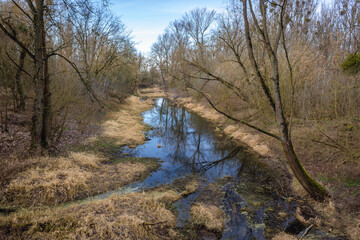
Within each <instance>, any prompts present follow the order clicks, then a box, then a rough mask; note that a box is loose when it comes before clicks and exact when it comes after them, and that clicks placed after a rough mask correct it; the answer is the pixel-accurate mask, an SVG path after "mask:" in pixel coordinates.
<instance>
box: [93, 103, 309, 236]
mask: <svg viewBox="0 0 360 240" xmlns="http://www.w3.org/2000/svg"><path fill="white" fill-rule="evenodd" d="M143 118H144V123H145V124H147V125H149V126H150V130H148V131H147V132H145V135H146V137H147V142H146V143H145V144H143V145H140V146H138V147H136V148H128V147H124V148H122V149H121V151H120V152H119V153H118V155H119V156H120V157H125V156H133V157H147V158H158V159H160V162H161V167H160V168H159V169H158V170H157V171H155V172H153V173H151V174H150V175H149V176H148V177H147V178H146V179H145V180H143V181H141V182H136V183H134V184H131V185H128V186H125V187H122V188H119V189H116V190H113V191H110V192H106V193H103V194H101V195H98V196H96V197H95V198H106V197H109V196H111V195H113V194H125V193H128V192H137V191H145V190H147V189H150V188H153V187H157V186H160V185H163V184H171V183H172V182H173V181H174V180H176V179H179V178H183V177H186V176H195V177H197V178H198V179H200V184H199V186H198V189H197V191H196V192H195V193H193V194H190V195H189V196H187V197H184V198H182V199H181V200H179V201H178V202H176V203H175V204H174V205H175V207H176V209H177V212H178V215H177V227H178V228H185V227H186V226H187V223H188V221H189V219H190V208H191V205H192V204H193V203H194V201H196V199H197V198H198V197H199V196H201V194H206V192H205V191H204V190H205V189H206V188H207V186H208V185H209V184H211V183H214V182H216V181H219V180H220V179H227V180H226V181H222V192H223V196H222V203H221V206H220V207H221V208H222V210H223V211H224V213H225V229H224V231H223V233H222V239H244V240H247V239H266V238H267V236H271V235H273V234H275V233H276V232H279V231H286V232H289V233H291V234H295V235H298V236H301V234H302V232H304V231H305V228H306V227H305V226H304V225H302V224H301V223H300V222H299V221H297V220H296V219H295V217H294V212H295V209H296V203H295V202H291V201H288V200H287V199H286V198H285V197H283V196H281V195H279V194H278V193H277V191H275V187H274V185H275V184H274V182H276V180H275V179H274V177H273V175H274V173H272V172H271V170H269V169H268V168H266V167H265V166H264V165H263V164H261V163H260V162H259V160H258V159H256V158H255V157H254V156H252V155H251V154H250V153H249V152H248V151H246V148H245V147H240V146H238V145H236V144H234V143H232V141H230V140H229V139H227V138H226V137H224V136H222V135H221V134H219V133H216V132H215V127H214V125H212V124H211V123H209V122H207V121H206V120H204V119H203V118H201V117H199V116H198V115H196V114H194V113H191V112H188V111H187V110H185V109H184V108H182V107H178V106H175V105H173V104H172V102H171V101H170V100H168V99H165V98H159V99H156V100H155V105H154V107H153V108H152V109H151V110H149V111H146V112H144V113H143Z"/></svg>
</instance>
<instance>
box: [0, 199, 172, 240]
mask: <svg viewBox="0 0 360 240" xmlns="http://www.w3.org/2000/svg"><path fill="white" fill-rule="evenodd" d="M178 195H179V194H176V193H174V192H164V193H159V192H149V193H131V194H126V195H122V196H112V197H110V198H107V199H104V200H99V201H92V202H89V203H85V204H75V205H72V206H69V207H66V208H61V207H55V208H46V209H43V208H41V209H40V208H36V209H33V210H24V211H20V212H18V213H14V214H12V215H10V216H8V217H0V235H2V234H4V233H5V232H7V236H8V237H10V236H11V237H13V238H15V239H18V238H22V239H24V238H26V239H27V238H31V239H35V238H36V239H85V238H86V239H172V238H173V237H175V236H174V232H173V231H172V229H171V228H173V227H174V226H175V224H176V218H175V216H174V215H173V214H172V213H171V211H169V210H167V209H166V208H165V205H166V204H168V203H169V202H172V201H174V200H176V199H178V198H177V197H178Z"/></svg>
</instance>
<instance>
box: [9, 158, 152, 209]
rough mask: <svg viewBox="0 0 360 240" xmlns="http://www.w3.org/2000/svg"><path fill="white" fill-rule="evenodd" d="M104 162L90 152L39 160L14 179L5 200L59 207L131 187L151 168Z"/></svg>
mask: <svg viewBox="0 0 360 240" xmlns="http://www.w3.org/2000/svg"><path fill="white" fill-rule="evenodd" d="M33 161H35V160H33ZM104 161H105V158H104V157H100V156H98V155H95V154H93V153H86V152H78V153H76V152H70V153H69V156H68V157H56V158H55V157H53V158H51V157H43V158H38V159H36V162H37V165H35V166H34V167H31V168H28V169H26V170H25V171H23V172H21V173H19V174H18V175H17V176H16V177H15V178H13V180H12V181H11V182H10V183H9V185H8V186H7V189H6V192H5V198H6V200H7V202H11V203H12V204H22V205H43V204H58V203H61V202H65V201H70V200H74V199H77V198H80V197H84V196H86V195H91V194H95V193H98V192H101V191H106V190H109V189H111V188H114V187H117V186H121V185H124V184H127V183H129V182H131V181H133V180H135V179H136V178H138V177H139V176H140V175H141V174H143V173H144V172H146V171H147V170H148V168H149V166H146V165H145V164H142V163H131V162H121V163H118V164H105V163H103V162H104Z"/></svg>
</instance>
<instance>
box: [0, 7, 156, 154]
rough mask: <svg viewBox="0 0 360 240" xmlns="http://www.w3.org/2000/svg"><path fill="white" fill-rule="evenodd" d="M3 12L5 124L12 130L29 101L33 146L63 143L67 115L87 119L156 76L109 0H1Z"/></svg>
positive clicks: (36, 148)
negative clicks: (14, 115)
mask: <svg viewBox="0 0 360 240" xmlns="http://www.w3.org/2000/svg"><path fill="white" fill-rule="evenodd" d="M0 16H1V22H0V28H1V30H2V31H1V33H0V37H1V46H0V47H1V87H2V90H1V129H2V131H4V132H8V131H9V127H8V122H9V120H8V118H9V117H8V115H9V114H8V112H9V110H10V108H11V110H13V111H24V110H25V104H26V103H28V104H29V105H30V106H26V109H30V108H31V109H32V111H33V116H32V129H31V151H32V152H33V153H36V154H44V153H45V152H46V151H48V149H49V148H50V147H51V146H53V145H56V141H58V140H59V139H60V138H61V136H62V133H63V131H64V128H65V127H66V123H67V121H68V119H70V118H71V119H76V120H77V121H79V122H82V121H85V124H86V122H88V121H89V120H91V118H92V117H93V116H95V115H98V113H97V112H99V111H102V110H103V109H106V108H109V103H110V101H111V100H113V101H114V100H115V101H117V102H121V101H122V99H123V98H124V97H125V96H127V95H128V94H130V93H133V92H134V90H135V88H136V86H137V84H138V83H140V82H146V81H148V82H150V80H149V78H150V77H149V74H150V70H149V71H148V69H147V67H146V65H145V64H146V63H145V60H144V57H143V56H141V54H138V53H137V52H136V50H135V48H134V43H133V41H132V39H131V36H130V32H129V31H128V30H127V29H126V27H125V26H124V24H123V23H122V22H121V21H120V19H119V18H118V17H116V16H115V15H113V14H112V13H110V12H109V6H108V3H106V2H105V1H104V2H102V3H96V2H91V1H87V0H85V1H57V2H47V1H44V0H40V1H35V2H33V1H2V2H1V13H0ZM153 72H154V71H153ZM144 78H147V79H145V80H144Z"/></svg>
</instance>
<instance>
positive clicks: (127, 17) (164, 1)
mask: <svg viewBox="0 0 360 240" xmlns="http://www.w3.org/2000/svg"><path fill="white" fill-rule="evenodd" d="M331 1H332V0H320V2H325V3H326V4H330V2H331ZM110 2H111V10H112V11H113V12H114V13H115V14H116V15H117V16H119V17H120V19H121V21H122V22H123V23H124V24H125V25H126V26H127V28H128V30H130V31H131V32H132V34H131V35H132V36H133V40H134V42H135V43H136V45H135V47H136V48H137V50H138V51H140V52H142V53H143V54H145V55H146V54H147V53H149V52H150V50H151V45H152V44H153V43H155V42H156V39H157V37H158V36H159V35H160V34H161V33H163V31H164V29H165V28H166V27H167V26H168V25H169V23H170V22H172V21H174V20H176V19H179V18H181V17H182V16H183V15H184V14H185V13H186V12H189V11H191V10H193V9H194V8H196V7H200V8H202V7H206V8H207V9H210V10H216V11H217V12H220V11H224V9H225V7H226V0H110Z"/></svg>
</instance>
